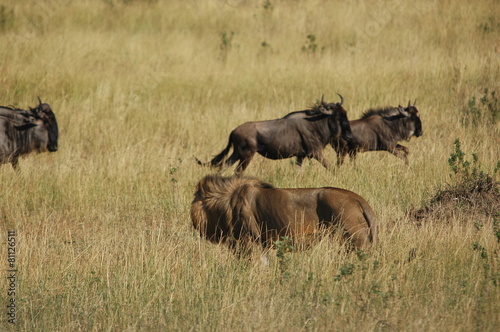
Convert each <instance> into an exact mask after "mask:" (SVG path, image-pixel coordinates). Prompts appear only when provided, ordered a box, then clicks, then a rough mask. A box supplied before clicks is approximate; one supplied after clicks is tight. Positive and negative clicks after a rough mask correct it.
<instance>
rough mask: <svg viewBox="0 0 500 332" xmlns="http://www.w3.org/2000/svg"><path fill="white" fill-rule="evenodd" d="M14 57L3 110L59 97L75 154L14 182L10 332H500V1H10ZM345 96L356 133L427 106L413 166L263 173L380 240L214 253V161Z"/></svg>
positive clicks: (5, 285) (390, 159) (360, 161)
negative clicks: (373, 117)
mask: <svg viewBox="0 0 500 332" xmlns="http://www.w3.org/2000/svg"><path fill="white" fill-rule="evenodd" d="M0 45H2V46H1V48H0V105H15V106H18V107H21V108H27V107H29V106H31V107H34V106H35V105H36V104H37V102H38V101H37V97H38V96H40V98H41V99H42V100H43V101H44V102H47V103H49V104H50V105H51V106H52V109H53V110H54V112H55V114H56V117H57V120H58V125H59V151H57V152H55V153H43V154H33V155H28V156H26V157H25V158H23V159H22V160H21V161H20V170H19V171H14V170H13V169H12V167H11V166H10V165H8V164H7V165H3V166H0V239H1V241H0V275H1V277H2V278H1V279H2V280H3V281H2V282H1V283H0V308H1V309H0V330H5V331H7V330H19V331H148V330H149V331H498V330H500V233H499V231H500V211H499V210H498V209H499V206H500V202H499V201H498V197H499V195H498V190H499V189H498V184H495V182H498V181H499V178H500V171H498V169H499V168H500V164H499V163H498V162H499V160H500V114H499V113H500V103H499V102H498V98H499V97H500V96H499V94H500V79H499V78H500V2H498V1H496V0H490V1H487V0H485V1H466V0H457V1H446V0H441V1H439V0H436V1H430V0H426V1H411V2H409V1H399V0H393V1H369V0H357V1H356V0H355V1H320V0H316V1H293V0H292V1H284V0H279V1H278V0H270V1H263V0H258V1H250V0H246V1H245V0H212V1H209V0H200V1H161V0H157V1H155V0H150V1H145V0H144V1H140V0H127V1H126V0H102V1H98V0H82V1H71V0H45V1H34V0H22V1H20V0H3V1H2V2H1V4H0ZM336 93H340V94H342V95H343V97H344V99H345V102H344V107H345V108H346V110H347V111H348V115H349V118H350V119H356V118H359V117H360V116H361V114H362V113H363V111H364V110H366V109H368V108H370V107H377V106H387V105H392V106H397V105H398V104H401V105H403V106H405V105H406V104H407V103H408V100H411V101H412V102H413V101H414V100H415V99H416V100H417V107H418V109H419V111H420V115H421V119H422V124H423V136H421V137H419V138H413V139H412V140H411V141H410V142H403V145H405V146H407V147H408V148H409V149H410V156H409V158H410V165H409V166H405V165H404V163H402V162H401V161H400V160H399V159H398V158H396V157H394V156H392V155H390V154H389V153H387V152H370V153H363V154H359V155H358V158H357V162H356V165H354V164H352V163H350V162H346V164H345V165H344V166H342V167H341V168H335V167H333V168H332V169H330V170H326V169H324V168H323V167H322V166H321V164H320V163H319V162H317V161H315V160H311V161H307V162H305V163H304V165H303V167H302V170H301V171H300V172H299V171H297V168H296V167H295V165H294V160H292V159H286V160H280V161H273V160H268V159H264V158H263V157H261V156H256V157H255V158H254V160H253V161H252V163H251V164H250V166H249V167H248V169H247V171H246V175H250V176H255V177H258V178H260V179H262V180H264V181H266V182H270V183H272V184H274V185H275V186H277V187H322V186H334V187H340V188H346V189H349V190H352V191H354V192H356V193H358V194H360V195H361V196H363V197H364V198H365V199H366V200H367V201H368V202H369V203H370V204H371V206H372V207H373V209H374V210H375V212H376V213H377V216H378V220H379V223H380V234H379V244H378V245H377V246H376V247H375V248H372V249H371V250H367V251H364V252H348V251H347V250H346V249H345V247H344V246H342V245H341V244H340V242H338V241H335V240H332V239H330V238H326V239H323V240H322V241H320V242H319V243H318V244H316V245H315V246H313V247H312V248H310V249H308V250H303V251H294V250H292V251H290V250H289V248H288V246H287V243H286V242H280V243H279V244H278V246H277V249H274V250H273V251H272V252H271V253H269V260H270V264H269V266H267V267H266V266H265V265H263V264H262V263H261V261H260V260H259V258H258V253H254V256H256V257H251V258H250V259H238V258H236V257H235V256H234V255H233V254H232V253H231V252H230V251H229V250H228V249H227V248H226V247H224V246H218V245H214V244H212V243H209V242H208V241H206V240H203V239H200V237H199V235H198V233H197V232H195V231H194V229H193V227H192V225H191V221H190V218H189V208H190V203H191V201H192V198H193V191H194V186H195V185H196V183H197V182H198V181H199V180H200V179H201V178H202V177H203V176H204V175H206V174H209V173H212V172H215V170H211V169H209V168H206V167H201V166H199V165H197V164H196V162H195V157H197V158H199V159H201V160H204V161H208V160H210V159H211V158H212V157H213V156H214V155H215V154H217V153H219V152H220V151H221V150H222V149H223V148H224V147H225V146H226V144H227V139H228V135H229V133H230V131H231V130H232V129H234V128H235V127H236V126H237V125H239V124H242V123H244V122H246V121H252V120H266V119H275V118H279V117H282V116H283V115H285V114H287V113H289V112H291V111H297V110H302V109H305V108H307V107H309V106H311V105H312V104H313V103H314V102H316V101H317V100H318V99H320V98H321V95H322V94H325V99H326V100H327V101H329V102H330V101H332V102H333V101H338V100H339V99H338V96H337V94H336ZM457 139H459V142H460V147H459V148H458V149H457V145H456V144H455V143H454V142H455V141H456V140H457ZM462 153H463V154H462ZM325 154H326V157H327V158H328V159H329V160H330V162H331V163H332V164H334V163H335V161H336V156H335V153H334V152H333V150H332V149H331V147H329V146H328V147H326V149H325ZM452 156H454V157H457V156H458V157H457V158H458V159H456V161H455V162H450V161H449V159H450V158H451V157H452ZM459 156H463V158H464V159H463V160H461V159H460V158H459ZM475 157H476V158H477V161H476V162H474V160H475V159H474V158H475ZM452 159H453V158H452ZM453 163H454V164H453ZM451 166H455V167H456V168H455V171H456V173H455V171H454V170H453V169H452V167H451ZM232 172H233V169H228V170H225V171H224V172H223V173H222V174H224V175H230V174H232ZM485 178H488V179H489V180H491V181H490V182H489V183H490V184H491V185H490V186H489V187H488V188H489V189H488V188H486V189H487V191H488V190H489V191H488V192H489V195H490V196H488V197H490V200H489V201H488V200H486V201H485V199H483V198H484V197H483V196H481V195H479V196H474V197H476V200H474V199H462V198H460V197H462V196H459V195H458V193H459V191H460V190H458V189H456V188H463V187H467V186H465V185H464V183H465V184H467V185H468V184H470V183H473V185H472V186H468V188H469V189H470V190H472V191H474V190H476V191H477V188H479V187H480V186H475V185H474V183H475V182H474V181H475V180H484V179H485ZM450 188H451V189H450ZM454 188H455V189H454ZM481 188H482V187H481ZM483 189H484V188H483ZM486 189H485V190H486ZM454 190H455V191H454ZM444 191H447V192H448V193H450V194H449V195H448V200H444V199H442V200H439V199H435V197H436V195H437V194H438V193H440V192H444ZM455 194H456V195H455ZM477 197H479V198H477ZM440 203H442V204H441V205H440ZM418 210H420V212H418V213H417V212H415V211H418ZM416 215H419V217H418V218H416V217H415V216H416ZM9 232H10V233H9ZM8 238H10V241H7V240H8ZM9 243H10V244H9ZM9 247H13V248H15V256H14V257H10V258H11V261H8V248H9ZM12 259H14V260H12ZM11 264H13V265H11ZM12 269H17V271H15V272H10V270H12ZM12 274H13V275H14V276H13V277H11V275H12ZM9 278H10V279H9ZM12 292H13V293H12ZM12 303H13V304H12ZM9 314H11V315H9ZM12 314H13V315H14V316H12ZM9 320H11V322H9ZM12 322H13V323H12Z"/></svg>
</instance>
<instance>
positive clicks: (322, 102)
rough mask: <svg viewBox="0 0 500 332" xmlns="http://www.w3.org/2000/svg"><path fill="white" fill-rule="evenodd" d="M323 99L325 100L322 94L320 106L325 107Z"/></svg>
mask: <svg viewBox="0 0 500 332" xmlns="http://www.w3.org/2000/svg"><path fill="white" fill-rule="evenodd" d="M324 98H325V94H324V93H323V94H322V95H321V105H323V106H325V102H324Z"/></svg>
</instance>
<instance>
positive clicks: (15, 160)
mask: <svg viewBox="0 0 500 332" xmlns="http://www.w3.org/2000/svg"><path fill="white" fill-rule="evenodd" d="M10 163H11V164H12V168H14V169H15V170H16V171H18V170H19V159H18V158H17V157H14V158H12V160H11V161H10Z"/></svg>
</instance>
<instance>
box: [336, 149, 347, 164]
mask: <svg viewBox="0 0 500 332" xmlns="http://www.w3.org/2000/svg"><path fill="white" fill-rule="evenodd" d="M344 159H345V153H344V152H338V151H337V166H342V165H344Z"/></svg>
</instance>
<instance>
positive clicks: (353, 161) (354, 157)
mask: <svg viewBox="0 0 500 332" xmlns="http://www.w3.org/2000/svg"><path fill="white" fill-rule="evenodd" d="M356 155H357V151H356V150H352V151H350V152H349V159H351V162H352V163H353V164H354V165H355V166H356Z"/></svg>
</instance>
